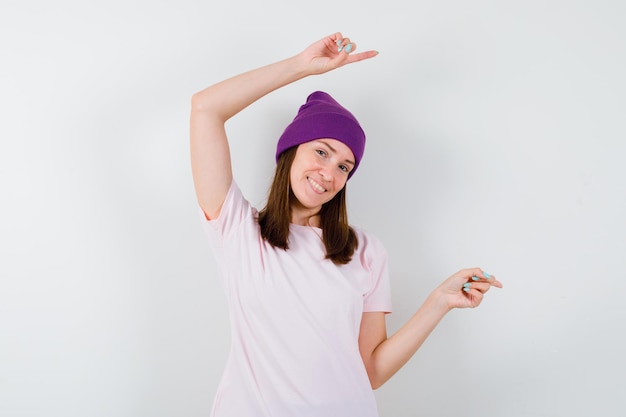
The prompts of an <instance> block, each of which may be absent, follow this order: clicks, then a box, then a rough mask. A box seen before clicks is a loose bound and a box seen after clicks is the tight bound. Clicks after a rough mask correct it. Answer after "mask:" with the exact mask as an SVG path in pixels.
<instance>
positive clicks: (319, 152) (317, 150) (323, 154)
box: [315, 149, 327, 157]
mask: <svg viewBox="0 0 626 417" xmlns="http://www.w3.org/2000/svg"><path fill="white" fill-rule="evenodd" d="M315 152H317V154H318V155H319V156H323V157H326V155H327V153H326V151H325V150H323V149H316V150H315Z"/></svg>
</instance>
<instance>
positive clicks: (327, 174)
mask: <svg viewBox="0 0 626 417" xmlns="http://www.w3.org/2000/svg"><path fill="white" fill-rule="evenodd" d="M320 175H321V176H322V180H324V181H326V182H331V181H332V180H333V175H332V173H331V170H330V168H329V167H322V168H320Z"/></svg>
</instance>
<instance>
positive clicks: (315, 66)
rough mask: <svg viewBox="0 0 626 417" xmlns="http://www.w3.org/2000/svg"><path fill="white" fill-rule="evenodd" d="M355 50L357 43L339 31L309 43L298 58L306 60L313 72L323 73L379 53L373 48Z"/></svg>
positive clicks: (305, 62)
mask: <svg viewBox="0 0 626 417" xmlns="http://www.w3.org/2000/svg"><path fill="white" fill-rule="evenodd" d="M355 51H356V43H354V42H353V41H351V40H350V38H344V37H343V35H342V34H341V32H337V33H334V34H332V35H329V36H326V37H324V38H322V39H320V40H319V41H317V42H315V43H313V44H311V45H309V46H308V47H307V48H306V49H305V50H304V51H302V52H301V53H300V54H298V58H300V59H302V60H303V61H304V64H305V65H306V66H307V68H308V70H309V72H310V73H311V74H322V73H325V72H328V71H330V70H333V69H336V68H339V67H341V66H344V65H346V64H351V63H354V62H358V61H363V60H364V59H369V58H373V57H375V56H376V55H378V52H377V51H373V50H370V51H365V52H359V53H354V52H355Z"/></svg>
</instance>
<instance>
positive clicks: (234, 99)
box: [190, 33, 377, 219]
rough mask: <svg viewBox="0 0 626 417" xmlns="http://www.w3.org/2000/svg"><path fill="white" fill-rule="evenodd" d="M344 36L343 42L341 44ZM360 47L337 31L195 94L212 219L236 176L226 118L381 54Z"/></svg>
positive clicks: (198, 156)
mask: <svg viewBox="0 0 626 417" xmlns="http://www.w3.org/2000/svg"><path fill="white" fill-rule="evenodd" d="M338 41H341V42H342V45H343V47H341V49H340V48H339V46H338V43H337V42H338ZM348 45H351V46H350V47H348ZM355 49H356V46H355V45H354V43H350V40H349V39H348V38H344V37H343V36H342V35H341V33H335V34H333V35H330V36H327V37H325V38H323V39H320V40H319V41H317V42H315V43H314V44H312V45H310V46H309V47H308V48H306V49H305V50H304V51H302V52H301V53H299V54H298V55H295V56H293V57H291V58H287V59H285V60H282V61H279V62H276V63H273V64H270V65H267V66H264V67H260V68H257V69H254V70H252V71H248V72H245V73H243V74H239V75H237V76H234V77H232V78H229V79H226V80H224V81H221V82H219V83H217V84H215V85H212V86H210V87H208V88H206V89H204V90H202V91H200V92H198V93H196V94H194V95H193V97H192V101H191V103H192V105H191V121H190V136H191V168H192V174H193V180H194V186H195V190H196V196H197V199H198V203H199V205H200V207H201V208H202V210H203V211H204V213H205V215H206V217H207V218H208V219H215V218H217V217H218V216H219V213H220V210H221V207H222V203H223V202H224V199H225V198H226V193H227V192H228V189H229V188H230V185H231V182H232V168H231V162H230V148H229V146H228V139H227V137H226V130H225V127H224V125H225V123H226V121H227V120H228V119H230V118H231V117H233V116H234V115H235V114H237V113H239V112H240V111H241V110H243V109H244V108H246V107H248V106H249V105H250V104H252V103H254V102H255V101H257V100H258V99H260V98H261V97H263V96H265V95H266V94H268V93H270V92H272V91H274V90H276V89H278V88H280V87H283V86H285V85H287V84H290V83H292V82H294V81H297V80H299V79H301V78H304V77H306V76H308V75H313V74H322V73H324V72H328V71H330V70H332V69H335V68H339V67H341V66H343V65H345V64H349V63H353V62H357V61H361V60H364V59H367V58H372V57H374V56H376V55H377V52H376V51H366V52H361V53H358V54H351V52H353V51H354V50H355Z"/></svg>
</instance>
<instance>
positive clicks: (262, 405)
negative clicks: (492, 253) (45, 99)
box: [191, 33, 502, 417]
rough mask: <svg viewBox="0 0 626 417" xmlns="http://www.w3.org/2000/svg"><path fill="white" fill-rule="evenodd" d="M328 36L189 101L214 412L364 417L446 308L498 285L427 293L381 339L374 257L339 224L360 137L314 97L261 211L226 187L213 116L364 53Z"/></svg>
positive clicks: (370, 242) (454, 283)
mask: <svg viewBox="0 0 626 417" xmlns="http://www.w3.org/2000/svg"><path fill="white" fill-rule="evenodd" d="M355 50H356V44H355V43H354V42H352V41H351V40H350V39H349V38H345V37H343V36H342V34H341V33H335V34H332V35H330V36H327V37H325V38H323V39H321V40H319V41H317V42H315V43H313V44H312V45H310V46H309V47H307V48H306V49H305V50H304V51H302V52H301V53H299V54H297V55H295V56H293V57H290V58H287V59H285V60H283V61H280V62H276V63H273V64H270V65H267V66H265V67H261V68H258V69H254V70H252V71H249V72H246V73H243V74H240V75H237V76H235V77H232V78H229V79H227V80H224V81H222V82H219V83H217V84H215V85H213V86H210V87H208V88H206V89H205V90H203V91H200V92H199V93H196V94H195V95H194V96H193V99H192V111H191V159H192V171H193V178H194V184H195V190H196V194H197V198H198V203H199V205H200V208H201V215H202V222H203V224H204V228H205V231H206V234H207V236H208V239H209V242H210V245H211V247H212V249H213V251H214V253H215V256H216V259H217V261H218V265H219V267H220V272H221V275H220V276H221V280H222V284H223V286H224V289H225V292H226V296H227V298H228V304H229V315H230V320H231V328H232V340H231V351H230V355H229V359H228V363H227V365H226V368H225V370H224V374H223V377H222V380H221V383H220V387H219V390H218V393H217V395H216V398H215V403H214V405H213V411H212V416H214V417H235V416H236V417H253V416H254V417H265V416H267V417H269V416H272V417H294V416H298V417H331V416H341V417H351V416H358V417H375V416H377V415H378V413H377V409H376V403H375V399H374V395H373V389H376V388H378V387H380V386H381V385H382V384H383V383H385V381H387V380H388V379H389V378H390V377H391V376H392V375H393V374H394V373H395V372H396V371H398V369H400V367H402V366H403V365H404V364H405V363H406V362H407V361H408V360H409V359H410V358H411V356H412V355H413V354H414V353H415V352H416V351H417V349H418V348H419V347H420V346H421V345H422V343H423V342H424V340H425V339H426V338H427V337H428V335H429V334H430V333H431V331H432V330H433V329H434V328H435V326H436V325H437V324H438V323H439V321H440V320H441V319H442V318H443V317H444V315H445V314H446V313H447V312H449V311H450V310H451V309H454V308H464V307H476V306H478V305H479V304H480V302H481V301H482V298H483V296H484V294H485V293H486V292H487V291H488V290H489V288H490V287H492V286H495V287H501V286H502V284H501V283H500V282H499V281H497V280H496V279H495V277H493V276H490V275H489V274H487V273H486V272H484V271H482V270H481V269H480V268H472V269H464V270H461V271H459V272H457V273H455V274H454V275H452V276H451V277H449V278H448V279H446V280H445V281H444V282H443V283H442V284H441V285H440V286H439V287H437V288H436V289H435V290H434V291H433V292H432V293H431V294H430V295H429V296H428V298H427V299H426V301H425V302H424V304H423V305H422V306H421V307H420V308H419V309H418V310H417V312H416V313H415V315H414V316H413V317H411V318H410V320H409V321H408V322H407V323H406V324H405V325H404V326H403V327H402V328H401V329H400V330H399V331H398V332H396V333H395V334H394V335H392V336H391V337H388V336H387V331H386V327H385V314H386V313H389V312H390V311H391V301H390V291H389V278H388V272H387V257H386V252H385V249H384V248H383V246H382V245H381V243H380V242H379V241H378V240H377V239H376V238H375V237H374V236H372V235H371V234H369V233H367V232H365V231H363V230H360V229H358V228H353V227H351V226H350V225H349V223H348V219H347V212H346V195H345V192H346V182H347V181H348V179H349V178H350V177H351V176H352V175H354V173H355V172H356V170H357V168H358V166H359V163H360V161H361V158H362V156H363V151H364V147H365V134H364V132H363V130H362V129H361V126H360V125H359V122H358V120H357V119H356V118H355V117H354V115H353V114H352V113H351V112H350V111H348V110H347V109H346V108H344V107H343V106H342V105H341V104H339V103H338V102H337V101H336V100H335V99H334V98H333V97H332V96H330V95H329V94H327V93H325V92H322V91H316V92H313V93H312V94H310V95H309V97H308V98H307V99H306V102H305V103H304V104H303V105H302V106H301V107H300V109H299V110H298V113H297V114H296V117H295V118H294V120H293V121H292V123H291V124H290V125H289V126H287V128H286V129H285V131H284V132H283V134H282V135H281V137H280V138H279V140H278V145H277V151H276V160H277V167H276V172H275V177H274V181H273V183H272V186H271V189H270V194H269V197H268V201H267V205H266V206H265V208H263V209H262V210H260V211H257V210H256V209H255V208H253V207H251V205H250V204H249V202H248V201H247V200H246V199H245V198H244V197H243V195H242V193H241V191H240V190H239V188H238V186H237V183H236V182H235V181H233V176H232V170H231V159H230V150H229V145H228V140H227V137H226V132H225V129H224V124H225V122H226V121H227V120H228V119H229V118H231V117H232V116H234V115H235V114H237V113H238V112H240V111H241V110H243V109H244V108H246V107H247V106H249V105H250V104H251V103H253V102H255V101H256V100H258V99H260V98H261V97H263V96H265V95H266V94H268V93H270V92H272V91H274V90H276V89H278V88H280V87H282V86H285V85H287V84H289V83H292V82H294V81H297V80H299V79H301V78H304V77H306V76H310V75H314V74H321V73H325V72H327V71H330V70H333V69H336V68H339V67H341V66H343V65H346V64H351V63H354V62H357V61H362V60H365V59H369V58H373V57H375V56H376V55H377V52H375V51H366V52H361V53H355Z"/></svg>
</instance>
